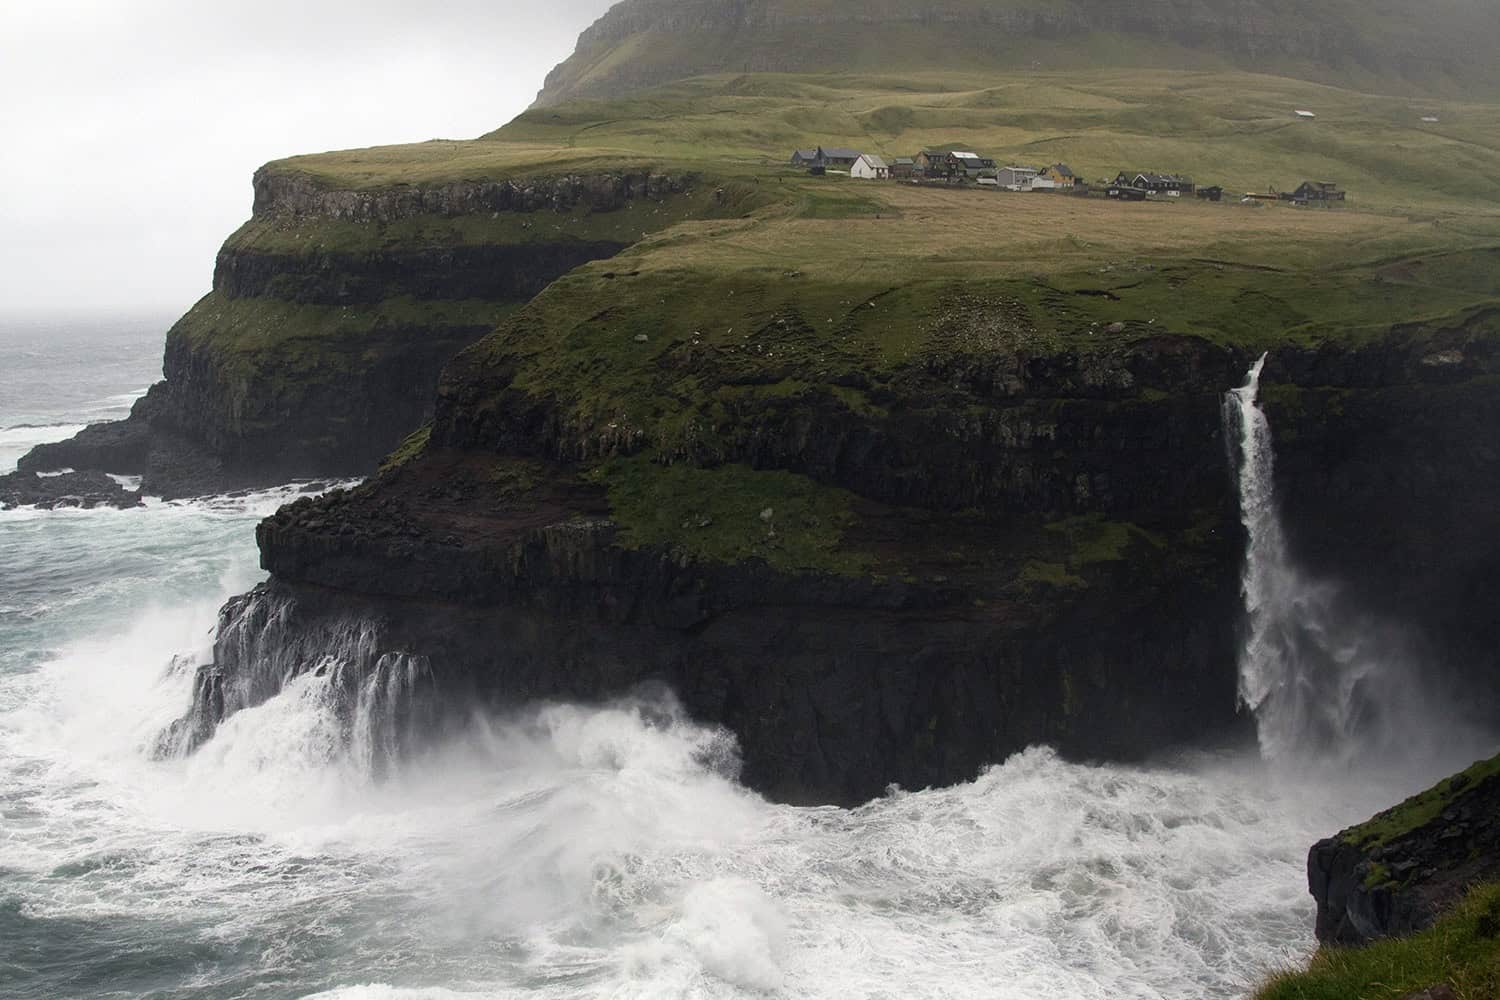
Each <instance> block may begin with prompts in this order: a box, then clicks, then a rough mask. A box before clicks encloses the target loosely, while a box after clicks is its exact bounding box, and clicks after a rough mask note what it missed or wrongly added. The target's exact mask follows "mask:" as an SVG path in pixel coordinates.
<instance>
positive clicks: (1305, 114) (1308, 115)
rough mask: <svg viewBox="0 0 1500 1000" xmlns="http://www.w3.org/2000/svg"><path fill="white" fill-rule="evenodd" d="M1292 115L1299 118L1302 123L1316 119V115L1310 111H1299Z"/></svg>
mask: <svg viewBox="0 0 1500 1000" xmlns="http://www.w3.org/2000/svg"><path fill="white" fill-rule="evenodd" d="M1292 114H1294V115H1296V116H1297V117H1298V118H1301V119H1302V120H1303V121H1311V120H1312V119H1314V118H1316V117H1318V116H1317V115H1315V114H1313V113H1312V112H1311V111H1300V110H1299V111H1293V112H1292Z"/></svg>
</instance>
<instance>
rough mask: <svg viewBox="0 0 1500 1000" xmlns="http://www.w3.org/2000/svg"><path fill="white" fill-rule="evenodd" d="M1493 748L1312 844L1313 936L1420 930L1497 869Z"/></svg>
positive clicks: (1499, 798) (1498, 763)
mask: <svg viewBox="0 0 1500 1000" xmlns="http://www.w3.org/2000/svg"><path fill="white" fill-rule="evenodd" d="M1497 817H1500V758H1492V759H1491V760H1488V761H1482V762H1480V763H1478V764H1475V765H1474V766H1473V767H1472V768H1470V769H1469V770H1467V771H1465V772H1463V773H1462V774H1458V775H1455V776H1454V777H1452V778H1449V779H1447V780H1446V781H1443V782H1440V783H1439V784H1438V785H1437V786H1436V787H1434V788H1432V789H1429V790H1428V791H1426V792H1423V793H1422V794H1421V795H1417V796H1414V797H1413V798H1411V799H1408V800H1407V801H1406V802H1403V803H1402V804H1401V805H1399V806H1396V807H1394V808H1392V809H1388V810H1386V811H1385V812H1383V813H1380V814H1379V815H1377V816H1375V817H1374V818H1373V819H1371V820H1370V821H1368V822H1366V823H1363V824H1361V825H1359V826H1356V827H1352V828H1350V829H1348V830H1345V831H1344V832H1342V833H1340V834H1339V835H1338V836H1336V837H1331V838H1329V839H1328V840H1324V841H1321V842H1319V843H1318V844H1317V845H1316V846H1315V847H1313V849H1312V852H1311V854H1310V855H1309V857H1308V862H1307V874H1308V884H1309V887H1310V888H1311V890H1312V894H1313V897H1314V898H1315V899H1316V900H1317V903H1318V926H1317V932H1318V940H1319V941H1322V942H1323V943H1325V944H1339V945H1361V944H1368V943H1369V942H1371V941H1375V940H1378V939H1380V938H1386V937H1401V936H1404V935H1407V934H1411V933H1414V932H1416V931H1420V930H1425V929H1426V928H1428V927H1431V926H1432V925H1433V924H1434V923H1436V922H1437V920H1438V918H1440V917H1441V916H1442V915H1443V914H1444V913H1445V912H1446V911H1447V910H1449V909H1450V908H1451V907H1452V906H1453V905H1454V904H1456V903H1457V902H1458V901H1459V900H1460V899H1462V898H1463V897H1464V895H1465V894H1466V893H1467V892H1468V891H1469V889H1470V888H1471V887H1473V886H1474V885H1476V884H1478V883H1481V882H1488V881H1492V880H1494V879H1495V878H1497V877H1500V822H1497Z"/></svg>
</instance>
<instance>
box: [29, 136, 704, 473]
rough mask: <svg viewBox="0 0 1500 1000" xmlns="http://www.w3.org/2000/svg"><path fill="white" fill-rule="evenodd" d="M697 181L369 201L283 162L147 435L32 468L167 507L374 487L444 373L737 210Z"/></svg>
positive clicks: (224, 264) (226, 256)
mask: <svg viewBox="0 0 1500 1000" xmlns="http://www.w3.org/2000/svg"><path fill="white" fill-rule="evenodd" d="M695 181H696V177H695V175H692V174H688V173H684V174H663V173H652V172H651V171H650V170H649V169H641V170H629V169H623V170H611V171H608V172H601V173H594V174H573V173H563V174H560V175H556V176H529V177H508V178H505V179H494V180H464V179H454V180H450V181H448V182H446V183H443V184H440V185H434V186H424V187H412V186H409V185H401V184H397V185H377V186H374V187H369V188H358V187H354V186H352V185H350V184H349V183H348V182H347V181H346V180H345V179H342V178H340V179H338V180H335V181H333V182H330V180H329V179H327V178H320V177H318V176H316V175H313V174H309V173H306V172H304V171H302V170H299V169H298V168H297V166H296V164H295V161H293V162H292V163H285V164H272V165H270V166H268V167H266V168H264V169H263V170H261V171H260V172H259V173H257V175H256V177H255V207H254V215H253V217H252V219H251V220H250V221H249V222H248V223H246V224H245V226H243V227H242V228H241V229H240V230H239V232H237V233H235V234H234V235H233V236H231V237H230V238H229V240H228V241H227V242H226V243H225V245H224V247H223V249H222V250H221V251H220V252H219V255H218V260H217V262H216V266H215V269H214V281H213V291H212V292H211V293H210V294H208V295H207V296H205V297H204V298H203V300H201V301H200V302H199V303H197V305H195V306H194V307H193V308H192V309H191V310H190V311H189V312H188V313H187V315H185V316H184V317H183V318H182V319H181V320H179V321H178V323H177V324H176V325H174V326H173V327H172V329H171V330H170V331H169V332H168V334H167V342H166V350H165V354H164V360H163V373H164V379H163V381H162V382H160V383H159V384H157V385H155V386H153V387H152V389H151V391H150V392H149V393H148V394H147V396H146V397H145V398H143V399H142V400H141V401H140V402H139V403H138V404H137V405H136V407H135V409H134V411H133V413H132V415H131V417H130V419H129V420H127V421H125V422H123V423H120V424H112V425H98V426H94V427H90V428H88V429H86V430H85V431H83V432H82V433H81V434H79V435H78V436H77V437H76V438H74V439H73V440H71V441H67V442H62V443H59V444H55V445H45V446H42V447H40V448H37V449H36V450H34V451H33V452H32V453H31V454H30V455H27V456H26V457H25V458H23V460H22V461H21V463H20V467H21V469H22V470H24V471H28V472H33V471H34V472H45V471H51V470H55V469H62V468H79V469H92V470H102V471H105V472H110V473H115V474H130V475H142V476H144V479H145V483H144V489H145V490H146V491H147V492H149V493H153V494H159V495H163V496H168V497H172V496H182V495H192V494H201V493H209V492H216V491H220V490H224V489H231V488H236V487H243V486H251V485H261V484H267V483H273V482H284V481H286V480H288V479H295V478H310V477H326V476H356V475H364V474H367V473H369V472H370V471H372V470H373V469H375V467H376V466H377V465H378V464H379V462H380V459H381V458H382V457H384V456H385V455H386V454H388V453H390V452H391V451H392V450H393V449H394V448H395V447H396V445H397V444H398V443H399V442H400V441H401V440H402V439H403V438H404V437H406V436H407V435H408V434H410V433H411V432H412V430H413V429H415V428H417V427H419V426H421V425H422V424H423V423H424V422H425V421H426V420H428V419H429V418H430V416H431V413H432V398H433V392H434V388H435V386H436V384H437V378H438V373H439V372H440V371H441V369H442V367H443V365H444V364H445V363H446V362H447V361H448V360H449V359H450V358H452V357H453V356H454V355H455V354H457V353H458V352H459V351H460V350H461V349H463V348H464V347H466V346H468V345H469V344H471V343H473V342H475V341H476V340H478V339H479V338H481V337H483V336H484V335H485V334H487V333H489V332H490V331H491V330H493V329H494V328H495V325H496V324H497V323H498V322H499V321H500V319H501V318H502V317H503V316H504V315H505V314H506V313H507V312H508V311H510V310H512V309H514V308H515V307H516V306H518V305H520V304H521V303H524V302H526V301H527V300H529V299H530V298H531V297H532V296H534V295H535V294H536V293H537V292H539V291H540V290H541V289H542V288H544V287H546V285H547V284H548V283H549V282H551V281H552V280H553V279H554V278H556V277H558V276H559V275H561V274H564V273H566V272H567V271H569V270H571V269H573V268H574V267H576V266H578V265H579V264H582V263H585V262H587V261H591V260H597V259H599V258H604V257H610V256H613V255H614V254H616V253H619V252H620V251H621V250H622V249H624V248H625V247H626V246H628V245H630V244H631V243H633V242H635V241H636V240H638V239H640V237H641V235H642V234H643V232H645V231H649V230H650V229H653V228H656V227H659V226H662V225H667V224H670V223H671V222H676V221H680V220H682V219H684V218H690V217H694V216H695V215H698V214H703V213H712V212H714V211H716V210H720V209H722V207H723V206H722V202H723V198H722V196H721V197H720V198H719V199H718V200H717V201H716V200H715V199H714V198H713V195H712V192H713V188H711V187H710V188H708V189H707V190H704V188H703V186H702V185H698V184H696V183H695ZM637 204H640V205H642V206H645V210H643V211H633V208H634V206H636V205H637Z"/></svg>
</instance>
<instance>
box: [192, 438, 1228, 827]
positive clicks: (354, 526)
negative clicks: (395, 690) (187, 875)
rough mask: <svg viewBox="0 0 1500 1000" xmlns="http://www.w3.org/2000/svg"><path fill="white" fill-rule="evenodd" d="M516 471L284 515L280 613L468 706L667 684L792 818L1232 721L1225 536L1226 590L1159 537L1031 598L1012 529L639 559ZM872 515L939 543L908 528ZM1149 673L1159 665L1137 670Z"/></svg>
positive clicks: (467, 465)
mask: <svg viewBox="0 0 1500 1000" xmlns="http://www.w3.org/2000/svg"><path fill="white" fill-rule="evenodd" d="M507 469H508V465H507V464H506V463H500V464H498V465H497V464H496V463H495V462H494V461H493V460H491V459H486V458H484V457H482V456H478V455H473V454H465V453H461V452H452V451H447V452H437V453H429V454H428V455H427V456H425V457H424V458H422V459H419V460H416V461H413V462H412V463H410V464H409V465H407V466H404V467H402V468H400V469H398V470H396V471H395V472H393V473H390V474H388V475H387V476H385V477H383V478H382V480H381V481H380V483H379V485H378V486H377V487H372V488H369V489H362V490H359V491H356V492H354V493H352V494H339V495H336V496H333V497H330V498H328V499H325V500H322V501H306V502H301V503H299V504H296V505H293V506H292V507H289V508H287V509H285V510H283V511H282V512H280V513H278V514H277V515H276V516H275V517H273V518H271V519H270V520H268V521H266V522H265V523H263V524H262V525H261V527H260V529H259V531H258V535H257V537H258V540H259V542H260V544H261V548H262V558H263V562H264V565H265V566H266V567H267V568H268V569H269V570H271V572H272V573H273V576H274V582H273V583H272V584H270V585H269V587H268V590H267V592H266V595H265V596H266V597H268V598H272V597H274V598H275V599H279V600H283V601H285V602H287V603H289V604H291V605H293V606H295V607H296V608H297V615H298V617H299V620H300V622H301V623H302V629H301V632H306V631H308V630H312V631H318V630H321V629H323V628H324V627H325V623H327V622H330V621H335V620H341V619H344V618H347V617H348V616H351V615H353V616H356V617H358V618H360V619H361V620H364V621H367V622H371V623H375V625H376V627H377V630H378V633H379V635H380V641H379V646H378V648H379V649H380V650H381V651H382V652H388V653H401V654H405V655H417V656H421V657H422V658H423V659H424V660H425V661H426V662H429V663H431V664H432V669H433V673H434V677H435V683H436V685H437V687H438V688H439V689H440V690H442V691H443V692H445V693H446V694H447V695H448V696H450V697H453V698H454V699H455V700H456V702H457V703H458V704H460V705H463V706H465V707H466V708H467V707H470V706H472V705H474V704H481V705H490V706H494V707H496V708H505V707H508V706H515V705H519V704H524V703H527V702H530V701H534V700H547V699H572V700H579V699H581V700H603V699H608V698H611V697H616V696H619V695H623V694H626V693H628V692H630V691H632V690H633V689H635V688H636V687H638V686H640V685H643V684H652V683H665V684H666V685H668V686H669V687H670V688H671V689H672V690H673V691H674V692H675V693H676V695H677V696H678V697H679V698H680V699H681V700H682V702H683V704H684V705H685V706H686V707H687V708H688V709H689V711H691V712H692V713H693V714H694V715H695V716H697V717H698V718H701V719H706V720H714V721H717V722H720V723H723V724H724V725H726V726H728V727H729V728H731V729H732V730H733V731H734V732H735V734H736V736H737V737H738V739H739V741H740V744H741V747H742V750H743V751H744V756H745V771H744V778H745V780H746V781H747V782H748V783H749V784H750V785H751V786H753V787H755V788H758V789H761V790H763V791H765V792H766V793H768V794H770V795H772V796H775V797H776V798H779V799H782V800H786V801H796V802H826V801H836V802H845V803H853V802H858V801H863V800H865V799H868V798H870V797H873V796H875V795H878V794H880V793H881V792H882V791H883V790H884V789H885V787H886V786H887V785H888V784H890V783H893V782H894V783H899V784H902V785H904V786H907V787H923V786H927V785H933V784H942V783H948V782H952V781H954V780H957V779H959V778H963V777H970V776H973V775H974V774H975V773H977V771H978V770H979V769H980V768H982V767H983V766H985V765H986V764H989V763H991V762H993V761H994V760H996V759H999V758H1000V757H1001V756H1003V755H1004V754H1005V753H1007V752H1009V751H1011V750H1015V749H1019V748H1022V747H1024V746H1027V745H1030V744H1033V743H1039V742H1046V743H1051V744H1053V745H1057V746H1060V747H1061V748H1063V750H1064V751H1065V752H1068V753H1071V754H1073V755H1075V756H1078V757H1082V758H1090V757H1106V758H1112V759H1135V758H1139V757H1142V756H1144V755H1146V754H1149V753H1150V752H1152V751H1153V750H1156V749H1161V748H1163V747H1165V746H1169V745H1172V744H1175V743H1179V742H1184V741H1193V740H1200V741H1201V740H1210V739H1213V738H1215V737H1217V736H1221V735H1223V734H1224V733H1225V732H1226V731H1232V730H1234V728H1235V725H1236V716H1235V711H1234V692H1233V674H1232V671H1224V670H1205V669H1203V665H1204V664H1205V663H1222V662H1223V661H1224V657H1225V655H1226V654H1227V653H1228V652H1229V651H1230V650H1231V649H1232V644H1233V636H1234V625H1233V622H1234V615H1233V608H1234V607H1235V605H1236V602H1237V589H1236V581H1235V575H1234V572H1233V562H1232V560H1231V559H1230V558H1229V556H1230V551H1231V550H1232V549H1234V548H1235V547H1236V542H1235V540H1233V539H1230V538H1224V539H1219V540H1217V541H1212V540H1211V541H1209V542H1208V543H1207V544H1206V545H1205V548H1206V549H1207V550H1208V551H1213V550H1214V549H1215V548H1218V549H1221V550H1222V551H1220V553H1219V555H1220V559H1219V560H1218V561H1219V563H1220V565H1222V566H1223V567H1224V568H1225V572H1223V573H1209V574H1207V575H1203V576H1200V575H1197V574H1194V573H1186V572H1185V573H1181V574H1179V575H1176V576H1175V577H1173V576H1171V575H1162V574H1159V573H1157V572H1155V571H1154V570H1153V569H1152V568H1150V567H1151V566H1152V561H1151V559H1150V555H1149V553H1150V549H1151V544H1150V543H1149V542H1146V541H1141V542H1139V545H1140V548H1141V549H1142V550H1143V551H1141V552H1134V551H1133V550H1132V554H1134V555H1136V556H1138V557H1139V561H1138V562H1135V563H1131V562H1129V561H1121V562H1115V563H1111V564H1109V565H1103V566H1099V567H1097V568H1096V570H1094V571H1090V570H1087V569H1084V570H1082V572H1084V573H1087V574H1089V575H1090V576H1092V578H1093V579H1094V580H1095V581H1097V582H1098V584H1099V585H1098V588H1097V589H1089V588H1087V587H1081V589H1080V590H1078V591H1077V592H1075V593H1070V592H1067V591H1065V590H1062V589H1058V590H1053V589H1049V588H1048V586H1047V585H1046V584H1043V583H1040V582H1038V583H1036V584H1034V585H1033V584H1018V582H1017V576H1018V570H1019V567H1018V566H1017V565H1015V563H1014V562H1013V560H1014V559H1015V558H1016V556H1017V553H1016V552H1014V551H1008V550H1009V549H1010V546H1011V545H1012V544H1013V543H1014V538H1009V537H1003V534H997V535H996V536H995V537H989V538H986V537H985V536H986V534H987V533H988V532H990V531H995V532H997V533H1003V532H1004V530H1005V529H1003V528H1001V527H999V526H995V525H978V526H976V525H972V524H971V525H969V526H968V527H967V529H966V530H967V535H968V537H967V538H964V537H961V536H960V534H959V533H958V532H959V531H962V530H964V529H958V528H957V527H956V526H954V525H948V524H943V525H934V524H933V523H931V522H930V521H929V522H928V523H926V524H925V528H926V529H927V530H928V531H931V532H932V533H933V534H935V535H937V536H939V537H938V538H936V539H933V540H932V541H933V545H932V546H931V548H928V549H926V551H925V556H924V557H923V558H927V559H931V560H938V559H941V558H943V552H942V550H943V549H952V548H954V547H955V546H957V547H959V548H961V549H963V550H964V552H963V554H962V555H961V556H959V557H957V558H953V557H952V553H951V552H950V553H949V554H948V555H949V561H948V562H946V563H944V564H943V565H942V568H943V570H944V572H943V573H941V574H939V573H936V572H935V571H932V570H929V571H928V572H927V573H919V574H914V575H909V576H908V577H906V578H882V577H879V576H863V575H844V574H836V573H819V572H801V573H799V572H789V571H785V570H778V569H775V568H773V567H772V566H770V565H767V564H766V563H764V562H762V561H759V560H751V561H747V562H743V563H731V564H726V563H719V562H714V561H709V560H701V559H694V558H692V557H689V556H687V555H685V554H683V553H678V552H673V551H669V550H662V549H656V548H637V547H633V546H630V545H628V544H624V543H623V540H622V538H621V529H620V527H619V525H617V524H616V523H615V522H614V521H612V520H611V519H610V518H609V505H608V503H607V500H606V497H605V496H604V494H603V492H602V491H601V490H600V489H599V488H598V487H594V486H591V485H589V484H587V483H584V482H580V481H579V480H577V479H576V478H575V477H572V476H569V475H567V474H566V473H565V472H564V473H562V474H548V473H547V472H545V471H544V470H542V469H537V470H536V472H535V475H536V476H539V477H540V478H539V479H537V480H531V479H530V478H529V476H527V477H518V476H515V475H512V474H510V473H509V472H508V471H507ZM518 478H519V479H522V480H523V481H524V485H522V486H521V487H519V488H517V487H515V486H508V485H506V484H508V483H514V482H516V481H517V479H518ZM762 513H763V514H764V512H762ZM751 516H752V517H754V516H755V515H751ZM776 516H777V515H776V513H775V512H774V511H772V513H771V516H770V518H768V519H767V520H768V521H774V519H775V518H776ZM867 516H868V518H869V520H870V521H871V522H874V523H876V524H879V525H880V526H881V527H879V528H876V529H874V530H879V531H883V532H884V533H886V534H887V535H888V536H890V537H891V541H892V544H899V545H901V546H903V547H904V548H905V549H906V550H908V551H911V552H912V553H913V554H914V555H915V554H916V552H917V550H919V549H924V546H922V545H921V544H919V543H917V542H916V541H915V536H916V533H917V531H918V530H920V529H919V527H918V525H917V524H915V523H912V522H911V520H910V517H911V515H903V514H902V512H900V511H897V510H894V509H890V508H884V507H879V508H873V509H871V510H869V511H868V512H867ZM949 529H953V530H949ZM1012 531H1014V526H1013V527H1012ZM970 544H972V548H970V547H969V545H970ZM1007 553H1008V554H1007ZM1082 582H1083V581H1082V580H1080V586H1081V585H1082ZM1167 621H1175V622H1176V624H1175V625H1174V626H1173V627H1163V623H1164V622H1167ZM299 634H300V633H299ZM1138 663H1139V664H1144V663H1150V664H1151V665H1152V667H1151V669H1150V670H1149V671H1142V670H1129V671H1125V670H1122V665H1125V664H1138ZM212 710H213V707H212V706H208V708H207V711H209V712H210V713H211V712H212ZM201 711H202V708H201V707H200V712H201Z"/></svg>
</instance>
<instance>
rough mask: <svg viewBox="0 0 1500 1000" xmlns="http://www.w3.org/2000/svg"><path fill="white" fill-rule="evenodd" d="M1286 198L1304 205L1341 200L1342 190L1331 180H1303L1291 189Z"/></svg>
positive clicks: (1342, 197)
mask: <svg viewBox="0 0 1500 1000" xmlns="http://www.w3.org/2000/svg"><path fill="white" fill-rule="evenodd" d="M1287 200H1289V201H1293V202H1296V203H1297V204H1299V205H1306V204H1308V203H1310V202H1320V203H1324V204H1326V203H1328V202H1333V201H1343V200H1344V192H1343V191H1340V190H1339V186H1338V185H1337V184H1335V183H1333V182H1332V181H1303V182H1302V186H1301V187H1299V188H1298V189H1297V190H1295V191H1293V192H1292V193H1291V195H1290V197H1288V199H1287Z"/></svg>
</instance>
